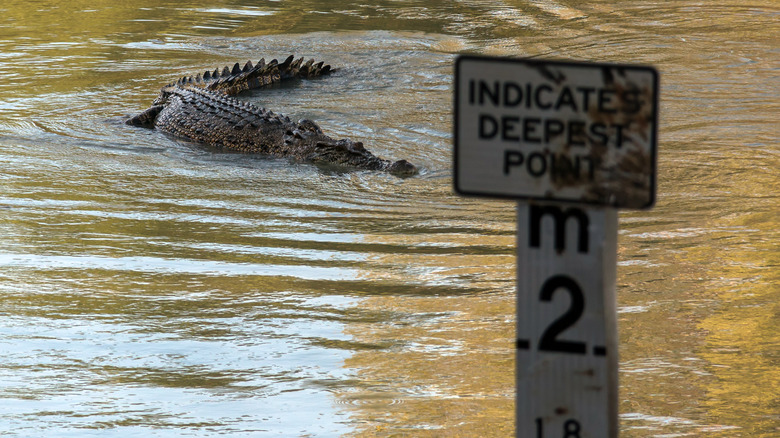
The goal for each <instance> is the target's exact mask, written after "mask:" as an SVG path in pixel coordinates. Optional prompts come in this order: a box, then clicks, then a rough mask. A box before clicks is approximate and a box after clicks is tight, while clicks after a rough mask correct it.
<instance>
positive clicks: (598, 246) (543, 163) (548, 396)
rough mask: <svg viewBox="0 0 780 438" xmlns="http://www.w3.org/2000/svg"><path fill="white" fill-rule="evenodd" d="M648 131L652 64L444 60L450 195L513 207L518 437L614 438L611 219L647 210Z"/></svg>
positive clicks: (650, 189)
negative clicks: (451, 144)
mask: <svg viewBox="0 0 780 438" xmlns="http://www.w3.org/2000/svg"><path fill="white" fill-rule="evenodd" d="M657 124H658V74H657V72H656V71H655V70H654V69H652V68H650V67H643V66H629V65H618V64H592V63H574V62H561V61H544V60H523V59H508V58H485V57H474V56H462V57H460V58H458V60H457V62H456V69H455V124H454V127H455V155H454V161H455V172H454V185H455V191H456V192H458V193H459V194H461V195H465V196H482V197H491V198H510V199H519V200H520V201H519V202H518V208H517V215H518V230H517V287H518V290H517V339H516V348H517V350H516V351H517V353H516V382H517V383H516V384H517V403H516V406H517V407H516V423H517V424H516V430H517V436H519V437H532V438H602V437H611V438H614V437H617V434H618V421H617V417H618V415H617V414H618V407H617V406H618V397H617V395H618V377H617V370H618V357H617V352H618V351H617V350H618V342H617V322H616V321H617V315H616V297H615V271H616V263H617V209H618V208H624V209H644V208H650V207H651V206H652V205H653V203H654V202H655V187H656V155H657V153H656V149H657V146H656V143H657V140H656V133H657Z"/></svg>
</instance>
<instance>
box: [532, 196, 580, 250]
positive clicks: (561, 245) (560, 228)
mask: <svg viewBox="0 0 780 438" xmlns="http://www.w3.org/2000/svg"><path fill="white" fill-rule="evenodd" d="M545 215H550V216H552V218H553V221H554V225H555V250H556V251H558V252H559V253H561V252H563V250H564V249H566V222H567V221H568V220H569V219H570V218H574V219H576V220H577V225H578V227H577V230H578V239H577V251H579V252H583V253H587V252H588V225H589V224H590V220H589V219H588V215H587V214H586V213H585V212H584V211H582V210H581V209H579V208H573V207H572V208H569V209H567V210H566V211H564V210H562V209H561V208H560V207H556V206H552V205H546V206H540V205H531V209H530V220H529V224H530V229H529V230H528V231H529V238H530V240H529V244H530V245H531V247H533V248H539V246H540V245H541V240H542V218H543V217H544V216H545Z"/></svg>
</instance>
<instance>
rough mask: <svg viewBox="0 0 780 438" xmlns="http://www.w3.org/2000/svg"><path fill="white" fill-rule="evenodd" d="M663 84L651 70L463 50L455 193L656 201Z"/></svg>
mask: <svg viewBox="0 0 780 438" xmlns="http://www.w3.org/2000/svg"><path fill="white" fill-rule="evenodd" d="M657 90H658V75H657V73H656V71H655V70H654V69H652V68H650V67H637V66H627V65H615V64H585V63H574V62H553V61H541V60H530V59H529V60H518V59H508V58H483V57H473V56H461V57H460V58H458V60H457V61H456V66H455V191H456V192H458V193H460V194H462V195H474V196H491V197H508V198H529V199H540V200H550V201H563V202H576V203H585V204H595V205H605V206H612V207H617V208H649V207H651V206H652V205H653V203H654V202H655V185H656V184H655V174H656V169H655V166H656V164H655V163H656V131H657V120H658V116H657V112H658V111H657V108H658V105H657V101H658V95H657Z"/></svg>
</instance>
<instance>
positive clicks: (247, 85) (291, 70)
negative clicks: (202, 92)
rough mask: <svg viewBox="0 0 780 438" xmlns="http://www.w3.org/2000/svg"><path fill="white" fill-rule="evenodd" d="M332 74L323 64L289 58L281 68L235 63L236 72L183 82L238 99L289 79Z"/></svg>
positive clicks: (226, 70) (272, 64) (274, 63)
mask: <svg viewBox="0 0 780 438" xmlns="http://www.w3.org/2000/svg"><path fill="white" fill-rule="evenodd" d="M330 72H331V68H330V65H325V64H324V63H322V62H319V63H316V64H315V63H314V60H313V59H310V60H308V61H306V62H304V58H298V59H295V57H294V56H289V57H288V58H287V59H285V61H284V62H282V63H281V64H280V63H279V61H277V60H276V59H274V60H272V61H270V62H267V63H266V62H265V59H261V60H260V61H258V62H257V64H254V65H253V64H252V61H248V62H247V63H246V64H244V67H243V68H241V66H240V65H239V64H238V63H236V64H235V65H233V68H232V69H231V68H228V67H225V68H224V69H222V71H220V70H219V69H216V70H214V71H213V72H208V71H207V72H205V73H204V74H203V76H201V75H198V76H196V77H195V78H194V79H193V78H183V81H184V82H186V83H193V84H195V85H198V86H202V87H204V88H206V89H209V90H216V91H221V92H223V93H225V94H228V95H235V94H238V93H240V92H242V91H246V90H253V89H256V88H262V87H265V86H267V85H271V84H275V83H278V82H281V81H283V80H286V79H294V78H313V77H317V76H322V75H325V74H328V73H330Z"/></svg>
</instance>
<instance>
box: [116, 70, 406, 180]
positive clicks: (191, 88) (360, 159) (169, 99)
mask: <svg viewBox="0 0 780 438" xmlns="http://www.w3.org/2000/svg"><path fill="white" fill-rule="evenodd" d="M330 72H331V68H330V66H329V65H324V63H322V62H319V63H315V62H314V61H313V60H309V61H306V62H304V58H298V59H295V58H294V57H293V56H290V57H288V58H287V59H286V60H285V61H284V62H283V63H281V64H280V63H279V62H278V61H277V60H275V59H274V60H272V61H270V62H268V63H266V62H265V60H264V59H261V60H260V61H259V62H258V63H257V64H252V62H251V61H250V62H247V63H246V64H245V65H244V67H243V68H242V67H241V66H240V65H239V64H235V65H234V66H233V68H232V69H230V68H228V67H225V68H224V69H222V70H219V69H216V70H214V71H213V72H212V71H207V72H205V73H203V74H198V75H197V76H195V77H183V78H181V79H179V80H178V81H176V82H174V83H171V84H168V85H166V86H164V87H163V88H162V89H161V90H160V95H159V96H158V97H157V99H155V101H154V102H153V103H152V106H151V107H149V108H148V109H147V110H145V111H143V112H142V113H140V114H138V115H136V116H134V117H131V118H130V119H128V120H127V121H126V123H127V124H128V125H135V126H143V127H147V128H154V129H157V130H160V131H162V132H165V133H167V134H170V135H173V136H175V137H179V138H183V139H186V140H189V141H193V142H197V143H203V144H207V145H211V146H214V147H218V148H223V149H226V150H232V151H238V152H245V153H252V154H263V155H268V156H273V157H288V158H292V159H294V160H296V161H301V162H309V163H314V164H319V165H326V166H328V165H335V166H340V167H347V168H356V169H365V170H378V171H386V172H389V173H391V174H393V175H397V176H401V177H405V176H412V175H415V174H417V172H418V170H417V167H415V166H414V165H413V164H411V163H409V162H408V161H406V160H398V161H390V160H386V159H383V158H379V157H377V156H376V155H374V154H372V153H371V152H369V151H368V150H367V149H366V148H365V147H364V146H363V143H362V142H360V141H353V140H349V139H334V138H332V137H330V136H328V135H327V134H325V133H324V132H323V131H322V129H321V128H320V127H319V125H317V124H316V123H315V122H313V121H311V120H308V119H301V120H298V121H297V122H296V121H293V120H292V119H290V118H289V117H287V116H284V115H281V114H277V113H274V112H273V111H270V110H268V109H266V108H260V107H258V106H255V105H252V104H251V103H249V102H245V101H241V100H238V99H236V98H234V97H233V96H235V95H237V94H239V93H241V92H243V91H246V90H252V89H257V88H263V87H266V86H269V85H272V84H276V83H278V82H281V81H283V80H287V79H293V78H312V77H317V76H322V75H326V74H328V73H330Z"/></svg>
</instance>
